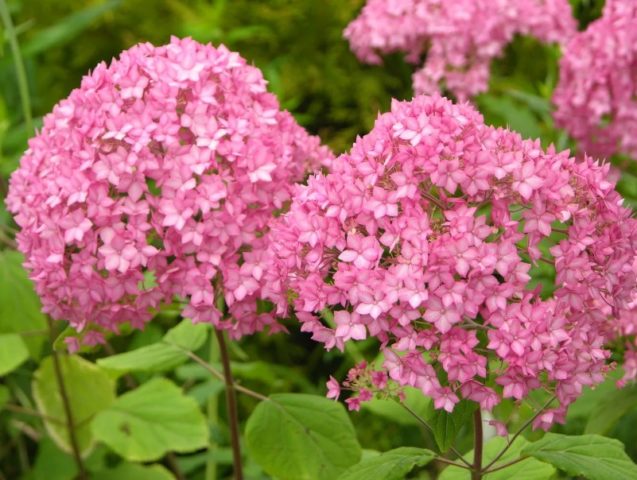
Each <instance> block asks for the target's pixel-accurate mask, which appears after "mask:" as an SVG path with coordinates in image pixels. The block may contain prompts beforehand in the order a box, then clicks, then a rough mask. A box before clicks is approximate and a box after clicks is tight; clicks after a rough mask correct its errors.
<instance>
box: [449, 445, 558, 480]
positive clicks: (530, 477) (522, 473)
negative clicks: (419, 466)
mask: <svg viewBox="0 0 637 480" xmlns="http://www.w3.org/2000/svg"><path fill="white" fill-rule="evenodd" d="M528 443H529V442H527V441H526V439H524V438H522V437H518V438H516V439H515V441H514V442H513V444H512V445H511V446H510V447H509V449H508V450H507V451H506V452H505V454H504V455H502V457H500V459H499V460H498V461H497V462H496V463H495V464H494V465H493V466H492V467H491V468H497V467H499V466H501V465H504V464H505V463H508V462H510V461H513V460H515V459H516V458H519V457H520V452H521V451H522V449H523V448H524V447H525V446H526V445H528ZM506 445H507V440H506V439H504V438H502V437H494V438H492V439H491V440H489V441H488V442H487V443H486V444H485V446H484V452H483V455H482V466H483V467H486V466H487V465H488V464H489V463H491V461H492V460H493V459H494V458H495V457H496V456H497V455H498V453H500V452H501V451H502V449H503V448H504V447H506ZM464 457H465V459H466V460H467V461H468V462H469V463H473V450H471V451H470V452H469V453H467V454H466V455H465V456H464ZM554 474H555V468H553V466H552V465H549V464H548V463H543V462H540V461H539V460H536V459H534V458H527V459H526V460H522V461H521V462H519V463H516V464H514V465H511V466H509V467H507V468H503V469H502V470H498V471H497V472H493V473H488V474H486V475H483V476H482V478H483V480H511V479H515V480H547V479H549V478H551V477H552V476H553V475H554ZM438 480H471V473H470V472H469V471H468V470H466V469H464V468H460V467H454V466H453V465H451V466H448V467H446V468H445V469H444V470H443V471H442V473H441V474H440V477H438Z"/></svg>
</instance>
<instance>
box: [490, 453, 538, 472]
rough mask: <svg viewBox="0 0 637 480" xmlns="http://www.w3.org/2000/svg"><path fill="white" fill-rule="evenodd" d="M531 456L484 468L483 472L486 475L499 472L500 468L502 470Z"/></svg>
mask: <svg viewBox="0 0 637 480" xmlns="http://www.w3.org/2000/svg"><path fill="white" fill-rule="evenodd" d="M527 458H529V457H519V458H516V459H515V460H511V461H510V462H507V463H503V464H502V465H498V466H497V467H493V468H490V469H489V470H487V469H486V468H485V469H484V470H483V473H484V474H485V475H486V474H487V473H493V472H497V471H498V470H502V469H503V468H507V467H510V466H511V465H515V464H516V463H520V462H521V461H523V460H526V459H527Z"/></svg>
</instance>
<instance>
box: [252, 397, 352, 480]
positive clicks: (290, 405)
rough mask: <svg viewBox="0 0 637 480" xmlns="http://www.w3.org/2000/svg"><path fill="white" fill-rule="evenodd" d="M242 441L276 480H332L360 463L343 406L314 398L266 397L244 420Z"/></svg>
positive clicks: (349, 422) (324, 399) (320, 398)
mask: <svg viewBox="0 0 637 480" xmlns="http://www.w3.org/2000/svg"><path fill="white" fill-rule="evenodd" d="M246 441H247V445H248V448H249V450H250V453H251V455H252V457H253V458H254V460H255V461H256V462H257V463H258V464H259V465H260V466H261V467H262V468H263V470H264V471H265V472H266V473H268V474H270V475H272V476H274V477H276V478H278V479H279V480H305V479H307V480H321V479H325V480H333V479H334V478H337V477H338V475H339V474H340V473H342V472H343V471H344V470H345V469H346V468H348V467H350V466H351V465H353V464H356V463H357V462H358V461H359V459H360V457H361V447H360V445H359V444H358V440H357V439H356V432H355V431H354V427H353V426H352V423H351V421H350V419H349V417H348V416H347V413H346V412H345V408H344V407H343V405H341V404H339V403H336V402H333V401H330V400H328V399H326V398H324V397H319V396H315V395H306V394H275V395H271V396H270V398H269V399H268V400H266V401H263V402H261V403H260V404H259V405H258V406H257V408H256V409H255V410H254V412H253V413H252V415H251V416H250V418H249V419H248V423H247V425H246Z"/></svg>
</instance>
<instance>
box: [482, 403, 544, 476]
mask: <svg viewBox="0 0 637 480" xmlns="http://www.w3.org/2000/svg"><path fill="white" fill-rule="evenodd" d="M553 400H555V395H553V396H552V397H551V398H549V399H548V401H547V402H546V403H545V404H544V405H543V406H542V408H540V409H539V410H538V411H537V412H535V414H534V415H533V416H532V417H531V418H529V419H528V420H527V421H526V422H524V424H523V425H522V426H521V427H520V428H519V429H518V431H517V432H515V434H514V435H513V437H511V439H510V440H509V441H508V443H507V445H506V446H505V447H504V448H503V449H502V450H500V453H498V454H497V455H496V456H495V458H494V459H493V460H491V462H490V463H489V464H488V465H487V466H486V467H484V469H483V471H486V470H489V468H491V467H492V466H493V465H494V464H495V462H497V461H498V460H500V458H502V455H504V454H505V453H506V452H507V450H508V449H509V448H511V445H513V442H515V439H516V438H518V437H519V436H520V435H521V434H522V432H523V431H524V430H526V427H528V426H529V425H531V423H533V420H535V419H536V418H537V417H539V416H540V414H541V413H542V412H543V411H544V410H546V409H547V408H548V406H549V405H550V404H551V403H552V402H553Z"/></svg>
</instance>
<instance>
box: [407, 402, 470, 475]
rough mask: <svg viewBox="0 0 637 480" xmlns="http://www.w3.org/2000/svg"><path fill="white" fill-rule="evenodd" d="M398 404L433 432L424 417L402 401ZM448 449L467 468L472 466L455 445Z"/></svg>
mask: <svg viewBox="0 0 637 480" xmlns="http://www.w3.org/2000/svg"><path fill="white" fill-rule="evenodd" d="M398 404H399V405H400V406H402V407H403V408H404V409H405V410H407V411H408V412H409V413H410V414H411V415H412V416H413V417H414V418H415V419H416V420H418V422H419V423H420V424H421V425H423V426H424V427H426V428H427V430H429V431H430V432H431V433H432V434H433V433H434V430H433V428H432V427H431V425H429V423H427V421H426V420H425V419H424V418H422V417H421V416H420V415H418V414H417V413H416V412H414V411H413V410H412V409H411V408H409V407H408V406H407V405H405V404H404V403H402V402H398ZM449 450H451V451H452V452H453V453H454V454H455V455H456V456H457V457H458V460H460V461H461V462H462V463H464V464H465V465H466V466H467V468H469V469H471V468H473V465H471V464H470V463H469V462H468V461H467V460H466V459H465V458H464V457H463V456H462V454H461V453H460V452H459V451H458V450H457V449H456V448H455V447H453V446H451V447H450V448H449Z"/></svg>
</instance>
